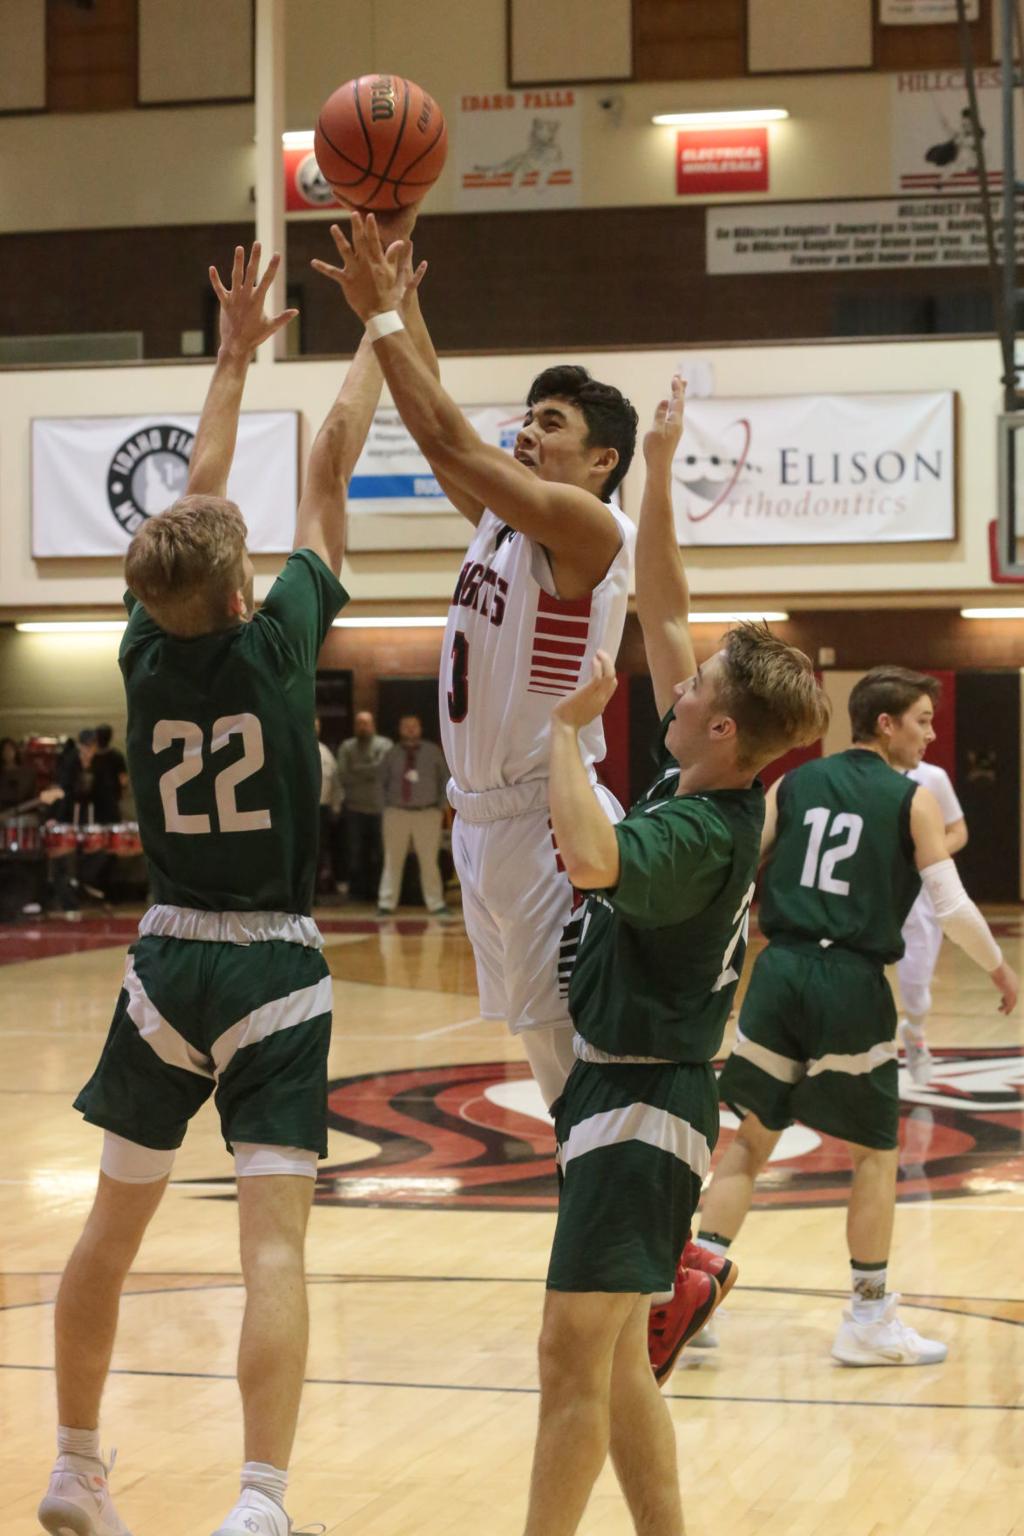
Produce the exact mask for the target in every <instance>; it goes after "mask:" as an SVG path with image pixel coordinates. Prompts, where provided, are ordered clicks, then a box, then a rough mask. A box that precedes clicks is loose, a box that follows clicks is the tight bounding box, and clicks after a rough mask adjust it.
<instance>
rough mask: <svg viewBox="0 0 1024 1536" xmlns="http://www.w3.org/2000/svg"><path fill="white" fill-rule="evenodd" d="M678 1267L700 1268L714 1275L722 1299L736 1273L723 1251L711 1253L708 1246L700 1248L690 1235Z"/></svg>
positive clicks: (734, 1266)
mask: <svg viewBox="0 0 1024 1536" xmlns="http://www.w3.org/2000/svg"><path fill="white" fill-rule="evenodd" d="M679 1267H680V1269H702V1270H703V1271H704V1273H705V1274H706V1275H714V1277H715V1279H716V1280H717V1281H718V1283H719V1285H720V1286H721V1287H722V1297H721V1299H722V1300H723V1301H724V1300H725V1297H726V1293H727V1292H728V1291H731V1290H732V1288H733V1286H734V1285H735V1283H736V1275H737V1273H738V1271H737V1269H736V1265H735V1264H734V1263H733V1261H732V1259H727V1258H726V1256H725V1254H724V1253H712V1252H711V1250H710V1249H709V1248H702V1247H701V1245H700V1243H695V1242H694V1241H693V1238H692V1237H688V1238H687V1239H686V1247H685V1248H684V1249H683V1256H682V1258H681V1259H680V1260H679Z"/></svg>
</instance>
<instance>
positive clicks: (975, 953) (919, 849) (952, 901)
mask: <svg viewBox="0 0 1024 1536" xmlns="http://www.w3.org/2000/svg"><path fill="white" fill-rule="evenodd" d="M910 835H911V837H912V839H913V842H914V857H915V860H916V863H917V867H918V869H919V870H920V872H921V880H922V883H923V885H924V887H925V889H926V890H927V892H928V894H929V896H930V897H931V899H932V905H933V907H934V908H935V916H936V917H937V918H938V920H939V923H940V924H941V927H942V931H943V932H944V933H945V935H946V937H947V938H950V939H952V940H953V943H954V944H958V945H959V946H960V948H961V949H962V950H963V952H964V954H965V955H966V956H967V958H968V959H969V960H973V961H974V963H975V965H980V966H981V968H982V970H983V971H987V972H988V977H989V980H990V981H991V983H992V985H993V986H994V987H995V988H996V991H997V992H998V993H999V994H1000V997H1001V999H1002V1001H1001V1002H1000V1004H999V1011H1000V1013H1012V1012H1013V1009H1014V1006H1015V1005H1016V1002H1017V987H1018V982H1017V976H1016V973H1015V972H1014V970H1013V967H1012V966H1010V965H1008V964H1007V963H1006V961H1005V960H1004V959H1003V954H1002V951H1001V950H1000V948H999V945H998V944H997V943H996V941H995V939H994V938H993V936H992V930H991V928H990V927H989V926H988V924H987V923H986V921H985V919H984V918H983V917H982V915H981V913H980V912H979V911H978V909H977V907H976V906H975V905H974V902H973V901H972V900H971V898H970V897H969V896H968V894H967V892H966V891H965V890H964V887H963V883H962V881H961V879H960V876H959V874H958V872H957V867H956V865H955V864H954V863H953V860H952V859H951V858H950V856H949V852H948V849H947V847H946V828H945V826H944V824H943V820H942V812H941V810H940V809H939V802H938V801H937V800H936V798H935V796H934V795H933V794H932V793H931V791H930V790H927V789H925V788H924V787H923V786H922V788H920V789H917V790H915V791H914V798H913V800H912V801H911V802H910Z"/></svg>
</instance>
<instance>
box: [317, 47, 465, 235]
mask: <svg viewBox="0 0 1024 1536" xmlns="http://www.w3.org/2000/svg"><path fill="white" fill-rule="evenodd" d="M313 150H314V153H315V154H316V160H317V164H318V165H319V167H320V169H321V171H322V172H323V175H324V178H325V180H327V181H329V182H330V184H331V187H332V188H333V189H334V192H335V194H336V196H337V197H339V198H340V199H341V201H342V202H343V203H348V204H350V205H351V206H352V207H353V208H375V209H382V210H383V209H388V208H404V207H405V206H406V205H407V204H409V203H416V202H419V200H420V198H421V197H423V195H424V194H425V193H426V192H429V190H430V188H431V187H432V186H433V185H434V182H435V181H436V180H437V178H438V176H440V174H441V171H442V168H443V166H444V161H445V156H446V155H447V153H448V128H447V125H446V123H445V120H444V114H443V113H442V111H441V108H440V107H439V106H438V105H437V102H436V101H434V99H433V98H432V97H430V96H428V95H427V93H426V91H425V90H423V88H422V87H421V86H418V85H416V84H415V82H414V81H412V80H403V79H402V77H401V75H361V76H360V78H359V79H358V80H348V81H346V82H345V84H344V85H341V86H339V87H338V89H337V90H336V91H335V92H334V94H333V95H332V96H328V98H327V100H326V101H325V102H324V104H323V107H322V108H321V111H320V116H319V118H318V120H317V125H316V134H315V137H314V141H313Z"/></svg>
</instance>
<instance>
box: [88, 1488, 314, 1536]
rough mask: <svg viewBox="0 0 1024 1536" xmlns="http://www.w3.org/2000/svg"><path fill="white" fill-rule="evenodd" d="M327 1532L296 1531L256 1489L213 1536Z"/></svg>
mask: <svg viewBox="0 0 1024 1536" xmlns="http://www.w3.org/2000/svg"><path fill="white" fill-rule="evenodd" d="M326 1529H327V1527H326V1526H325V1525H311V1526H308V1527H306V1529H305V1530H301V1531H298V1530H296V1529H295V1528H294V1526H293V1525H292V1522H291V1521H290V1520H289V1518H288V1516H287V1515H286V1514H285V1512H284V1510H283V1509H282V1508H281V1506H280V1504H275V1503H274V1500H273V1499H268V1498H267V1495H266V1494H265V1493H260V1491H259V1489H258V1488H246V1490H245V1491H244V1493H243V1494H242V1496H241V1498H240V1499H239V1500H238V1503H237V1504H236V1505H235V1507H234V1509H233V1510H232V1511H231V1513H230V1514H229V1515H228V1517H227V1519H226V1520H225V1521H224V1523H223V1524H222V1525H218V1527H217V1529H216V1530H215V1531H214V1533H213V1536H322V1533H323V1532H324V1531H326ZM76 1536H77V1533H76Z"/></svg>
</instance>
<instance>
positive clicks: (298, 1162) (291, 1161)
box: [234, 1141, 318, 1179]
mask: <svg viewBox="0 0 1024 1536" xmlns="http://www.w3.org/2000/svg"><path fill="white" fill-rule="evenodd" d="M234 1149H235V1177H236V1178H239V1179H259V1178H268V1177H270V1176H271V1175H274V1174H290V1175H291V1176H292V1177H293V1178H299V1179H315V1178H316V1165H317V1161H318V1159H317V1155H316V1153H315V1152H310V1151H308V1150H307V1149H306V1148H305V1147H272V1146H267V1145H264V1144H262V1143H260V1142H255V1141H236V1142H235V1143H234Z"/></svg>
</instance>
